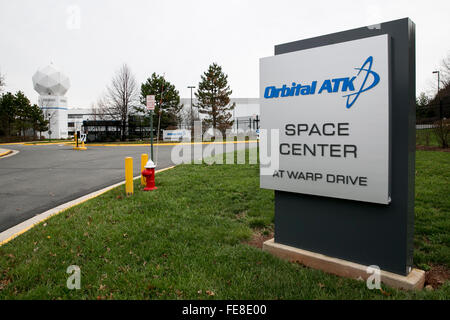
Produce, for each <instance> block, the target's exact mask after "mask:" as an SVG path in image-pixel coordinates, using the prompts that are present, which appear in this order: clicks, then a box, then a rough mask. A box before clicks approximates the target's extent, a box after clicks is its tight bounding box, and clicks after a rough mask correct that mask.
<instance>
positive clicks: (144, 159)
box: [141, 153, 148, 186]
mask: <svg viewBox="0 0 450 320" xmlns="http://www.w3.org/2000/svg"><path fill="white" fill-rule="evenodd" d="M147 161H148V155H147V154H146V153H143V154H141V185H143V186H145V183H146V181H145V177H144V176H143V175H142V171H144V169H145V164H146V163H147Z"/></svg>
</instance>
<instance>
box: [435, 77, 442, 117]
mask: <svg viewBox="0 0 450 320" xmlns="http://www.w3.org/2000/svg"><path fill="white" fill-rule="evenodd" d="M436 73H437V75H438V87H437V96H438V101H439V119H442V103H441V94H440V93H439V91H440V90H439V84H440V83H441V73H440V71H433V74H436Z"/></svg>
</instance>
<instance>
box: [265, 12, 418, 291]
mask: <svg viewBox="0 0 450 320" xmlns="http://www.w3.org/2000/svg"><path fill="white" fill-rule="evenodd" d="M260 101H261V132H260V135H261V136H260V161H261V168H260V170H261V172H260V184H261V187H262V188H266V189H272V190H275V236H274V240H272V242H271V243H272V244H273V245H272V244H269V243H267V248H269V247H270V246H272V248H274V246H276V245H278V246H288V247H289V248H296V249H299V250H304V251H305V252H306V251H307V252H312V253H319V254H321V255H325V256H328V257H332V258H337V259H343V260H346V261H350V262H352V263H357V264H360V265H363V266H371V265H375V266H378V267H379V268H380V269H381V270H383V271H387V272H392V273H395V274H397V275H401V276H405V277H406V276H408V275H409V274H410V273H411V271H412V265H413V261H412V257H413V234H414V173H415V169H414V163H415V139H414V138H415V104H414V101H415V25H414V23H413V22H412V21H411V20H409V19H407V18H406V19H400V20H396V21H390V22H386V23H381V24H378V25H374V26H368V27H361V28H358V29H353V30H348V31H343V32H339V33H335V34H329V35H324V36H320V37H316V38H312V39H306V40H300V41H294V42H289V43H285V44H281V45H277V46H275V55H274V56H271V57H267V58H262V59H261V60H260ZM268 250H269V251H270V250H271V249H270V248H269V249H268ZM419 271H420V270H419ZM415 272H416V271H415ZM411 274H412V273H411ZM422 276H423V275H421V277H422ZM419 285H420V284H419ZM422 285H423V283H422Z"/></svg>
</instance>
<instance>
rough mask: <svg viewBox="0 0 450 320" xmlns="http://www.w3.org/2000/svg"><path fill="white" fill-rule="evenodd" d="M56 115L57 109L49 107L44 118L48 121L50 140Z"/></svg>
mask: <svg viewBox="0 0 450 320" xmlns="http://www.w3.org/2000/svg"><path fill="white" fill-rule="evenodd" d="M55 115H56V111H51V110H49V109H47V110H46V111H45V113H44V119H45V120H46V121H48V140H51V139H52V123H55V122H54V121H52V120H54V119H55Z"/></svg>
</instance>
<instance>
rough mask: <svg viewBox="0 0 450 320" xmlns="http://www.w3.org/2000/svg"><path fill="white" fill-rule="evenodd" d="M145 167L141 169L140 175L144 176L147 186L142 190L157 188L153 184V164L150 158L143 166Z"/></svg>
mask: <svg viewBox="0 0 450 320" xmlns="http://www.w3.org/2000/svg"><path fill="white" fill-rule="evenodd" d="M144 168H145V169H144V170H143V171H142V175H143V176H144V177H145V179H146V182H147V186H146V187H145V188H144V191H151V190H156V189H158V188H157V187H156V186H155V164H154V163H153V161H152V160H148V162H147V164H146V165H145V167H144Z"/></svg>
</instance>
